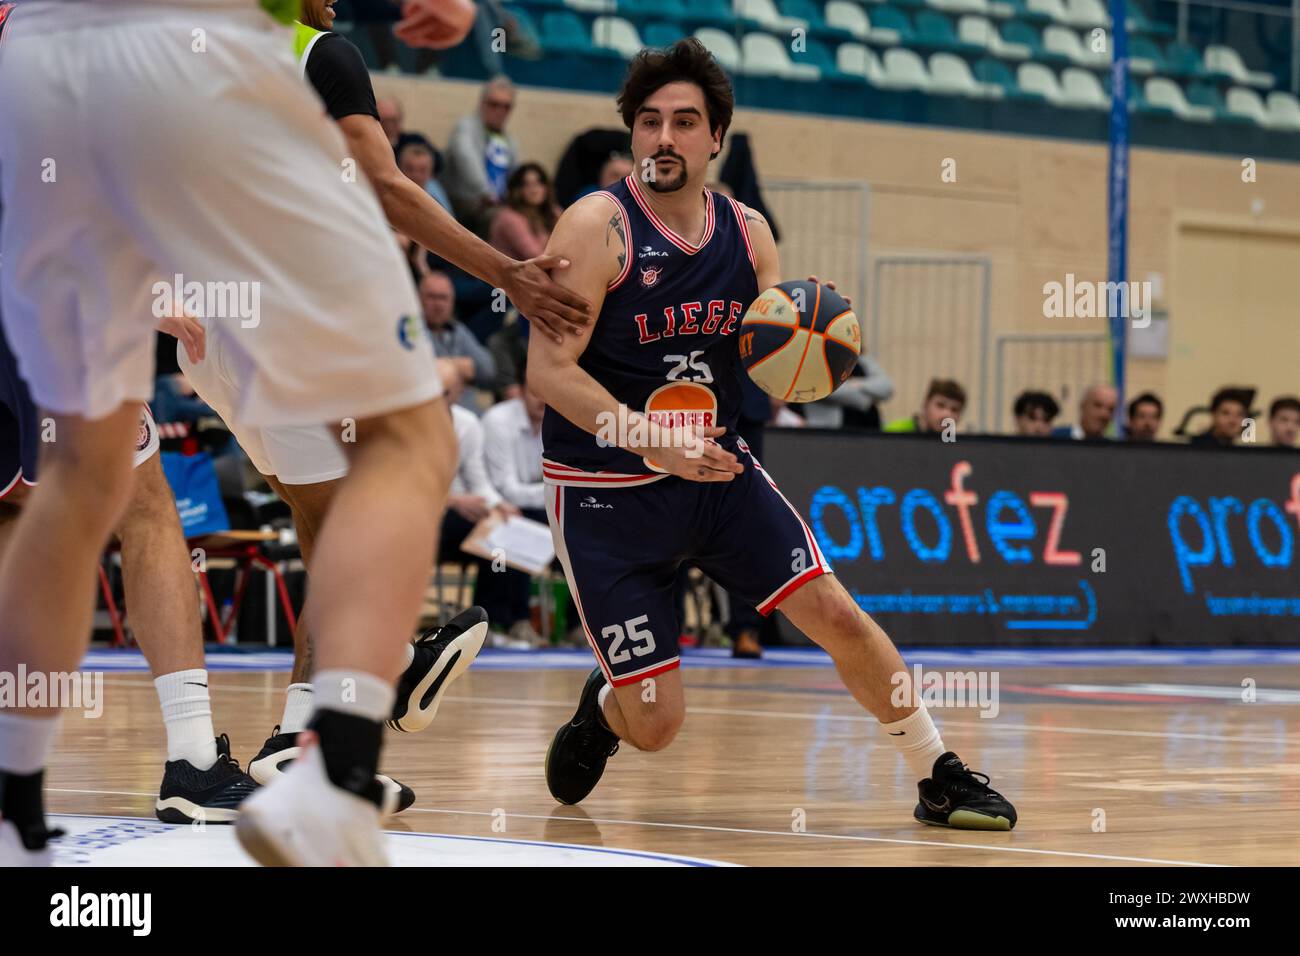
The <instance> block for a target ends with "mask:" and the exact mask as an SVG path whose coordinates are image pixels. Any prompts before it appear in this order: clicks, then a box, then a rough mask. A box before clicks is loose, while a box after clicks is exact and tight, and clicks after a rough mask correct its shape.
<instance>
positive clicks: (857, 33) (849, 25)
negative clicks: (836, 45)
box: [826, 0, 902, 46]
mask: <svg viewBox="0 0 1300 956" xmlns="http://www.w3.org/2000/svg"><path fill="white" fill-rule="evenodd" d="M826 23H827V25H828V26H832V27H838V28H840V29H842V30H845V31H847V32H848V33H850V34H852V35H853V36H854V37H855V38H856V39H859V40H872V41H874V42H876V43H881V44H887V45H890V46H893V45H896V44H898V43H900V42H902V37H901V36H900V35H899V33H898V31H897V30H889V29H883V28H881V27H880V26H878V25H873V24H872V22H871V18H870V17H869V16H868V15H867V11H865V10H863V9H862V8H861V7H859V6H858V5H857V4H856V3H851V2H850V0H830V2H829V3H827V4H826Z"/></svg>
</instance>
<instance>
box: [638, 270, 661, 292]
mask: <svg viewBox="0 0 1300 956" xmlns="http://www.w3.org/2000/svg"><path fill="white" fill-rule="evenodd" d="M663 271H664V267H663V266H658V267H655V266H642V267H641V285H642V287H644V288H646V289H648V288H650V287H651V286H652V285H654V284H655V283H656V282H658V281H659V274H660V273H661V272H663Z"/></svg>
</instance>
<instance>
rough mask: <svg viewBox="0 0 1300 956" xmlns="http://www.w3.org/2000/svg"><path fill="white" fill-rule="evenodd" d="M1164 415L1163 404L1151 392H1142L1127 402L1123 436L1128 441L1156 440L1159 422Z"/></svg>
mask: <svg viewBox="0 0 1300 956" xmlns="http://www.w3.org/2000/svg"><path fill="white" fill-rule="evenodd" d="M1164 417H1165V404H1164V402H1162V401H1160V399H1159V398H1157V397H1156V396H1155V394H1153V393H1152V392H1143V393H1142V394H1141V395H1139V396H1138V397H1137V398H1135V399H1133V401H1131V402H1129V403H1128V426H1127V427H1126V428H1125V430H1124V431H1125V437H1126V438H1127V439H1128V440H1129V441H1140V442H1150V441H1155V440H1156V433H1157V432H1159V431H1160V422H1161V421H1162V420H1163V419H1164Z"/></svg>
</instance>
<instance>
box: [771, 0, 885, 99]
mask: <svg viewBox="0 0 1300 956" xmlns="http://www.w3.org/2000/svg"><path fill="white" fill-rule="evenodd" d="M781 12H782V13H786V11H784V10H782V11H781ZM788 15H789V16H794V15H795V14H788ZM790 59H791V60H793V61H794V62H795V63H810V64H812V65H813V66H815V67H817V69H818V70H820V71H821V74H822V78H823V79H828V80H834V81H840V82H844V83H854V84H862V83H865V82H866V77H863V76H858V75H857V74H854V73H845V72H844V71H843V70H841V69H840V68H839V67H838V66H837V65H836V63H835V56H834V54H832V53H831V51H830V48H829V47H827V46H826V44H824V43H822V42H820V41H819V40H816V39H813V38H812V37H809V38H808V39H807V41H805V44H804V50H803V52H802V53H800V52H793V53H791V54H790Z"/></svg>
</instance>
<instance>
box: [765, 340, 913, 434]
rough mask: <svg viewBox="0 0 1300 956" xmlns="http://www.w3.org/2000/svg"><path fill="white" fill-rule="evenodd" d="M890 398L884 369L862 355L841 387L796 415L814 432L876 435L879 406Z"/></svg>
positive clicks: (889, 383) (890, 387)
mask: <svg viewBox="0 0 1300 956" xmlns="http://www.w3.org/2000/svg"><path fill="white" fill-rule="evenodd" d="M893 395H894V380H893V379H891V378H890V377H889V373H888V372H886V371H885V367H884V366H883V365H881V364H880V362H878V361H877V360H876V359H875V358H874V357H873V356H871V355H868V354H866V353H863V354H862V355H859V356H858V364H857V365H855V366H854V367H853V372H852V374H850V375H849V377H848V379H847V380H846V381H845V382H844V384H843V385H841V386H840V387H839V388H837V389H836V390H835V391H833V392H831V394H830V395H828V396H827V397H826V398H823V399H822V400H821V401H819V402H808V403H807V404H804V405H800V406H799V408H798V411H799V412H801V413H802V414H803V418H804V423H806V424H808V425H811V426H813V427H814V428H856V429H865V430H868V431H877V432H878V431H880V409H879V407H878V406H879V405H880V403H881V402H887V401H889V399H890V398H892V397H893ZM790 414H791V415H793V414H794V412H790ZM778 423H779V422H778ZM801 424H802V423H801Z"/></svg>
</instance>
